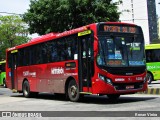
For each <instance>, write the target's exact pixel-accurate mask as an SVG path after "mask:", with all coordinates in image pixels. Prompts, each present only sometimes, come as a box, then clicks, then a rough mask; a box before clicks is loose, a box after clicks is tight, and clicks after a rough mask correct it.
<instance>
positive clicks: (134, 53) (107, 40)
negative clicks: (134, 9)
mask: <svg viewBox="0 0 160 120" xmlns="http://www.w3.org/2000/svg"><path fill="white" fill-rule="evenodd" d="M97 63H98V65H100V66H108V67H127V66H144V65H145V53H144V41H143V36H142V35H132V36H113V35H111V36H100V37H99V55H98V57H97Z"/></svg>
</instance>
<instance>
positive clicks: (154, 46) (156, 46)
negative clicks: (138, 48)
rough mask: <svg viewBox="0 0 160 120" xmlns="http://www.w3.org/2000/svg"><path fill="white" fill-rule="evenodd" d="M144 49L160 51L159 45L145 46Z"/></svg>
mask: <svg viewBox="0 0 160 120" xmlns="http://www.w3.org/2000/svg"><path fill="white" fill-rule="evenodd" d="M145 49H146V50H149V49H160V44H148V45H146V46H145Z"/></svg>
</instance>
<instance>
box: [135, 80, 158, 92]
mask: <svg viewBox="0 0 160 120" xmlns="http://www.w3.org/2000/svg"><path fill="white" fill-rule="evenodd" d="M138 94H153V95H160V80H158V81H153V82H152V83H151V84H149V85H148V89H147V90H146V91H145V92H138Z"/></svg>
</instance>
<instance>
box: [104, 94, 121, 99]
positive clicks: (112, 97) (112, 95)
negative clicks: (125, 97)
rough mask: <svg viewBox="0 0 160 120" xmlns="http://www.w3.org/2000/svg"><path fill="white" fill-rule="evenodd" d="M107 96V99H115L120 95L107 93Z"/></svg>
mask: <svg viewBox="0 0 160 120" xmlns="http://www.w3.org/2000/svg"><path fill="white" fill-rule="evenodd" d="M107 97H108V98H109V100H112V101H116V100H118V99H119V97H120V95H119V94H108V95H107Z"/></svg>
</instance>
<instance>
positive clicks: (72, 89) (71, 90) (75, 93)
mask: <svg viewBox="0 0 160 120" xmlns="http://www.w3.org/2000/svg"><path fill="white" fill-rule="evenodd" d="M70 92H71V95H72V97H75V96H76V95H77V87H76V86H72V87H71V89H70Z"/></svg>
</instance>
